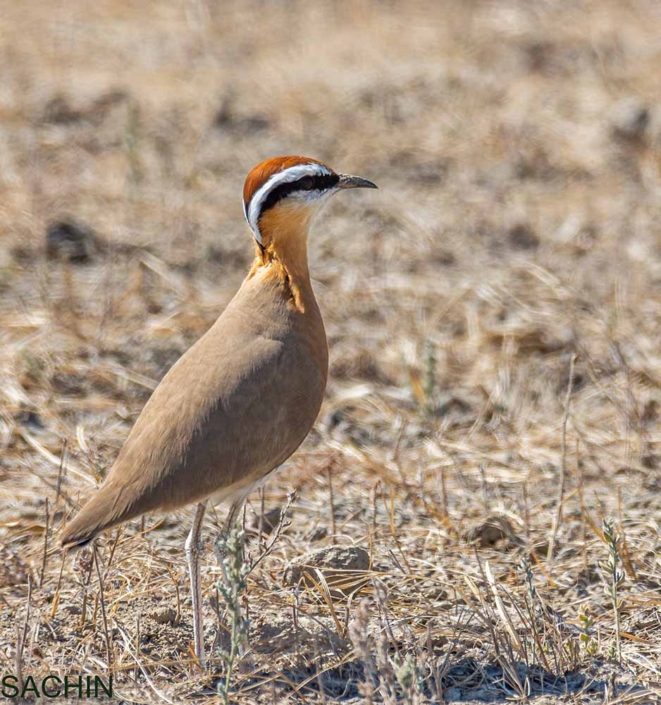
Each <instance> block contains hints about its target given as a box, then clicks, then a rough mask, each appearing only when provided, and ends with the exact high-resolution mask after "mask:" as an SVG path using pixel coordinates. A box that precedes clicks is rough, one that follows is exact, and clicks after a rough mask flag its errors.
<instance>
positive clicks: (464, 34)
mask: <svg viewBox="0 0 661 705" xmlns="http://www.w3.org/2000/svg"><path fill="white" fill-rule="evenodd" d="M0 16H1V17H2V22H1V23H0V40H1V41H0V50H1V60H2V67H3V70H2V83H1V85H0V125H1V127H0V291H1V298H0V340H2V349H1V357H0V444H1V451H0V541H1V543H2V548H1V551H2V553H1V558H2V561H1V562H0V674H3V673H5V674H6V673H17V672H18V670H20V672H21V673H22V675H23V676H24V677H25V676H27V675H30V674H31V675H34V676H35V677H40V676H44V675H46V674H49V673H53V674H58V675H64V674H66V673H69V674H78V673H83V674H84V673H95V674H106V673H108V672H109V671H112V672H113V673H114V674H115V694H116V697H117V699H118V700H122V701H124V702H129V701H130V702H136V703H147V702H157V701H164V702H176V703H181V702H189V701H193V700H195V701H199V700H201V699H203V698H204V699H205V702H216V701H220V695H218V685H219V683H221V682H222V674H223V669H224V666H223V663H222V660H221V659H220V657H219V653H220V652H221V651H222V650H223V649H226V647H227V643H228V635H227V630H226V625H227V624H228V620H227V616H226V615H225V614H224V612H223V609H222V604H221V605H219V603H218V599H217V595H218V593H217V582H218V580H219V579H220V572H219V570H218V568H217V566H216V564H215V561H214V559H213V555H212V551H211V547H210V545H209V546H208V551H207V552H206V554H205V565H204V573H203V580H204V592H205V597H206V598H208V600H207V607H206V609H207V619H206V631H207V634H206V640H207V643H208V644H210V643H211V642H212V641H213V642H215V649H216V659H215V661H214V664H213V665H212V667H211V670H210V672H209V674H202V673H200V672H199V670H198V669H197V668H196V665H195V663H194V659H193V658H192V655H191V650H190V644H191V640H192V629H191V619H190V606H189V605H190V602H189V593H188V585H187V581H186V575H185V561H184V556H183V541H184V537H185V534H186V532H187V530H188V523H189V521H190V519H191V512H190V511H182V512H178V513H177V514H176V515H172V516H167V517H165V518H163V517H147V518H146V519H145V520H144V522H142V523H141V522H136V523H132V524H130V525H129V526H127V527H125V528H124V529H123V530H122V531H120V532H119V533H115V534H111V535H109V536H108V537H106V538H105V539H104V541H102V542H101V544H100V547H99V551H98V554H97V557H98V570H97V568H96V567H95V565H94V561H93V560H92V557H91V555H89V554H85V553H82V554H80V555H79V557H78V558H77V559H75V560H74V559H73V558H71V559H70V558H66V559H65V558H64V557H63V556H62V555H61V553H60V551H59V549H58V548H57V535H58V530H59V527H60V526H61V525H62V523H63V521H65V520H66V517H67V516H68V515H70V514H71V513H72V512H73V510H74V509H75V508H76V507H77V506H78V505H79V504H80V503H81V502H82V501H83V500H84V499H85V498H86V497H87V496H89V494H90V492H91V491H92V490H93V488H94V486H95V485H97V483H98V482H99V481H100V480H101V479H102V477H103V475H104V473H105V471H106V469H107V468H108V467H109V466H110V464H111V463H112V461H113V459H114V457H115V456H116V454H117V452H118V450H119V448H120V446H121V444H122V442H123V440H124V439H125V438H126V435H127V433H128V431H129V429H130V427H131V423H132V422H133V420H134V419H135V417H136V415H137V414H138V413H139V411H140V409H141V408H142V406H143V404H144V402H145V400H146V398H147V397H148V395H149V393H150V391H151V390H152V389H153V388H154V385H155V384H156V383H157V381H158V380H159V379H160V378H161V377H162V376H163V374H164V373H165V371H166V370H167V369H168V368H169V366H170V365H171V364H172V363H173V361H174V360H176V359H177V357H178V356H179V355H180V354H181V353H182V352H183V351H184V350H186V349H187V347H188V346H189V345H190V344H191V343H192V342H193V341H194V340H195V339H197V338H198V337H199V336H200V335H201V333H202V332H203V331H204V330H206V328H207V327H208V326H209V325H210V324H211V323H212V321H213V320H214V319H215V317H216V315H217V314H218V312H219V311H220V310H221V309H222V307H223V306H224V305H225V304H226V303H227V301H228V300H229V298H230V297H231V296H232V294H233V292H234V291H235V289H236V288H237V286H238V284H239V282H240V280H241V278H242V276H243V274H244V272H245V269H246V267H247V265H248V263H249V261H250V257H251V244H250V240H249V236H248V233H247V229H246V227H245V225H244V224H243V222H242V213H241V207H240V201H239V193H240V189H241V185H242V180H243V178H244V175H245V173H246V172H247V171H248V170H249V169H250V168H251V167H252V166H253V165H254V164H255V163H257V162H258V161H259V160H261V159H263V158H266V157H269V156H273V155H275V154H280V153H302V154H309V155H310V156H315V157H317V158H320V159H323V160H327V161H328V162H329V163H330V164H331V165H333V166H334V167H336V168H338V169H341V170H343V171H348V172H354V173H357V174H361V175H364V176H365V177H368V178H370V179H374V180H375V181H376V182H377V183H378V184H379V185H380V187H381V190H380V191H379V192H375V194H366V193H365V194H358V195H352V196H345V197H343V198H342V199H340V198H338V199H337V200H336V201H335V202H334V203H333V205H332V206H331V207H330V208H329V209H328V211H327V212H326V214H325V217H324V218H322V220H321V221H320V222H319V224H318V226H317V229H316V231H315V233H314V236H313V239H312V242H311V260H312V269H313V273H314V279H315V287H316V290H317V293H318V298H319V300H320V304H321V307H322V310H323V312H324V315H325V319H326V323H327V329H328V333H329V340H330V347H331V360H332V363H331V365H332V367H331V380H330V383H329V388H328V394H327V399H326V402H325V406H324V409H323V411H322V414H321V417H320V419H319V422H318V424H317V427H316V429H315V431H314V432H313V433H312V434H311V436H310V437H309V439H308V440H307V441H306V443H305V445H304V447H303V448H302V449H301V450H300V451H299V452H298V453H297V454H296V455H295V456H294V458H293V459H292V460H291V463H290V464H289V466H288V467H287V468H286V469H284V470H283V471H281V472H280V473H278V474H277V475H276V476H274V477H273V478H272V479H271V480H270V481H269V483H268V485H266V487H265V494H264V502H263V504H262V503H261V500H260V497H259V496H255V497H253V498H252V499H251V503H250V506H249V508H248V512H247V517H248V520H250V518H251V516H252V514H257V515H259V514H260V513H261V511H262V510H263V509H265V510H266V511H268V510H271V509H273V508H277V507H279V506H281V505H282V504H283V503H284V502H285V498H286V495H287V493H288V491H289V490H290V489H291V488H292V487H295V488H297V490H298V499H297V500H296V501H295V503H294V504H293V506H292V508H291V511H290V520H291V525H290V526H288V527H286V528H284V530H283V531H282V534H281V535H280V537H279V538H278V540H277V542H276V543H275V544H274V545H273V547H272V551H271V553H270V554H269V555H268V556H266V557H265V558H264V560H262V561H261V562H260V563H259V564H258V565H257V566H256V567H255V569H254V571H253V572H252V573H251V575H250V576H249V579H248V590H247V593H246V595H245V599H244V601H243V608H244V609H245V610H248V614H249V617H250V634H249V644H250V645H249V648H248V650H247V651H246V653H245V654H244V655H243V657H242V659H241V662H240V663H239V664H238V667H237V668H236V669H235V673H234V678H233V680H232V683H231V684H230V692H231V700H232V701H233V702H234V701H235V702H239V703H254V702H259V703H271V702H277V703H282V702H303V703H316V702H320V703H322V702H325V703H332V702H337V701H342V702H349V701H353V702H354V703H358V702H363V701H366V702H370V701H372V702H381V701H383V702H385V703H394V702H395V701H400V700H401V701H402V702H410V703H416V702H419V703H424V702H443V701H446V702H450V701H456V700H460V699H461V700H463V701H469V700H474V701H483V700H489V701H494V700H495V701H505V700H508V699H511V698H525V697H536V698H538V702H540V703H542V702H543V703H557V702H585V703H596V702H609V703H625V702H626V703H633V702H636V703H654V702H661V646H660V644H661V616H660V613H659V602H660V600H661V598H660V595H661V592H660V585H661V564H660V561H659V550H658V549H659V523H660V522H661V506H660V504H659V491H660V489H661V482H660V480H659V467H660V464H661V457H660V446H659V443H660V442H661V438H660V437H659V430H658V429H659V413H660V410H661V406H660V404H661V354H660V352H659V343H660V342H661V341H660V333H659V331H661V325H660V324H661V320H660V319H661V307H660V304H661V248H660V245H659V243H660V242H661V218H660V217H659V213H660V212H661V198H660V197H659V193H660V192H661V191H660V187H661V172H660V170H659V166H660V163H661V162H660V160H659V156H660V154H659V151H658V146H659V140H660V138H661V112H659V109H658V106H656V105H655V102H658V96H659V95H660V94H661V72H659V70H658V67H659V62H660V61H661V44H660V43H659V37H660V36H661V10H660V9H659V6H658V4H656V3H654V2H652V0H649V1H645V0H629V1H626V2H621V1H620V0H605V1H604V2H596V1H591V0H588V1H586V2H583V3H580V4H579V3H570V2H561V1H558V2H545V3H541V2H539V3H537V2H523V1H519V2H517V1H516V0H503V2H497V3H496V2H477V1H476V0H475V1H471V2H460V1H459V0H455V1H454V2H446V3H434V2H428V3H427V2H415V3H413V2H411V3H404V2H401V3H394V2H368V1H367V0H363V1H356V2H348V1H347V2H344V1H341V0H339V1H338V2H331V1H330V0H329V1H328V2H325V1H324V2H322V1H320V2H314V3H303V2H298V1H293V0H291V1H290V0H288V1H286V2H281V3H261V2H256V1H252V2H234V3H232V2H224V3H208V2H205V0H182V1H181V2H162V3H153V4H150V6H149V9H147V6H146V4H144V3H131V2H128V1H127V0H107V2H100V3H82V2H80V3H73V2H71V3H66V4H65V3H46V2H38V1H37V0H34V1H33V2H29V3H15V2H9V0H5V1H4V2H2V4H1V6H0ZM65 217H73V218H75V219H76V220H78V221H80V222H81V223H84V224H86V225H87V226H89V227H91V228H92V229H93V230H94V232H95V233H96V234H97V240H96V241H95V244H94V246H93V247H92V249H91V256H90V259H89V261H88V262H87V263H82V264H81V263H76V262H68V261H64V260H62V259H57V258H55V259H52V258H51V259H49V258H47V257H46V248H45V231H46V228H47V226H48V224H49V223H52V222H53V221H57V220H61V219H62V218H65ZM65 260H66V258H65ZM574 357H575V362H573V360H574ZM246 432H247V433H249V432H250V429H246ZM218 511H219V516H218V517H216V516H215V515H214V514H213V513H211V515H210V517H209V519H208V520H207V526H206V532H205V533H206V535H207V536H208V537H209V539H208V540H210V539H211V537H212V535H213V533H214V530H215V528H216V526H217V525H218V524H220V522H221V519H222V512H223V508H222V507H221V508H219V509H218ZM609 518H612V520H613V530H614V532H615V535H616V536H617V537H619V539H620V541H619V545H618V546H617V548H616V551H617V556H618V557H619V559H620V563H619V564H618V565H619V568H622V569H623V571H624V580H623V581H618V580H615V581H614V580H613V569H614V568H613V560H614V555H615V553H614V549H613V548H612V546H611V549H610V551H609V545H608V543H607V542H606V540H605V535H604V533H603V526H604V524H603V522H604V521H605V520H608V519H609ZM264 543H265V542H264V541H263V540H262V541H261V547H260V539H259V538H257V537H254V536H253V538H251V539H250V541H249V544H248V547H247V550H248V553H249V554H250V555H252V557H253V560H254V559H255V558H256V556H257V555H259V553H260V551H261V550H263V546H264ZM332 544H339V545H346V546H352V545H355V546H360V547H363V548H365V549H367V550H368V551H369V552H370V556H371V570H370V572H369V575H368V576H367V577H368V578H369V582H368V584H367V585H365V584H364V581H362V582H361V581H358V582H357V584H358V585H359V586H361V585H362V588H361V590H360V592H359V593H357V594H355V595H353V596H352V597H351V598H350V599H348V600H347V599H346V598H343V597H342V596H341V595H340V594H339V593H338V592H337V590H334V589H332V586H331V587H330V588H329V587H328V586H327V585H325V582H324V578H323V576H322V575H320V574H318V573H317V574H316V579H315V581H308V582H306V583H305V584H302V585H301V586H300V587H299V588H298V589H294V588H292V587H290V586H287V585H284V584H283V576H284V569H285V566H286V565H287V563H288V562H289V561H290V560H291V559H293V558H295V557H297V556H299V555H301V554H304V553H305V552H307V551H309V550H311V549H316V548H320V547H323V546H329V545H332ZM609 556H610V558H609ZM609 560H610V568H609V563H608V562H609ZM609 571H610V572H609ZM99 578H101V584H102V587H103V591H102V593H101V591H100V589H99V587H100V586H99ZM614 585H615V588H616V590H617V594H616V595H615V596H613V594H612V593H613V589H614ZM28 595H29V597H28ZM363 600H367V602H364V601H363ZM221 603H222V601H221ZM214 605H215V606H216V609H215V610H214V609H213V606H214ZM214 612H215V613H216V616H214ZM616 613H617V617H618V619H619V624H620V629H619V631H620V634H619V642H620V643H619V647H618V644H617V629H616V621H618V620H616ZM618 652H621V653H618Z"/></svg>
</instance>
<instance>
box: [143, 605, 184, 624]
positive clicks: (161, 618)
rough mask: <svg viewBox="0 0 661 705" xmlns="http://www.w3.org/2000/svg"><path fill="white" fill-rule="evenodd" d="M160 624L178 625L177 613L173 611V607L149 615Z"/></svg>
mask: <svg viewBox="0 0 661 705" xmlns="http://www.w3.org/2000/svg"><path fill="white" fill-rule="evenodd" d="M149 616H150V617H151V618H152V619H153V620H154V621H155V622H157V623H158V624H176V623H177V613H176V612H175V611H174V610H173V609H172V607H167V608H165V609H162V610H158V611H157V612H152V613H151V615H149Z"/></svg>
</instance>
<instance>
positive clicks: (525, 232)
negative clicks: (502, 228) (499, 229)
mask: <svg viewBox="0 0 661 705" xmlns="http://www.w3.org/2000/svg"><path fill="white" fill-rule="evenodd" d="M508 238H509V241H510V245H511V246H512V247H513V248H514V249H516V250H534V249H536V248H537V247H539V238H538V237H537V235H535V233H534V232H533V231H532V228H530V226H528V225H524V224H521V223H520V224H519V225H515V226H514V227H513V228H512V229H511V230H510V231H509V233H508Z"/></svg>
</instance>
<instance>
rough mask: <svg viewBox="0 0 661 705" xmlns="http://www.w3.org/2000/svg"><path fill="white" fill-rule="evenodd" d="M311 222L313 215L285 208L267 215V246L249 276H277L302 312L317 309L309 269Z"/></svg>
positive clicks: (264, 231)
mask: <svg viewBox="0 0 661 705" xmlns="http://www.w3.org/2000/svg"><path fill="white" fill-rule="evenodd" d="M310 221H311V213H310V212H309V211H307V210H306V209H302V208H296V207H290V208H284V207H281V208H278V209H273V210H272V211H269V212H267V213H265V214H264V215H263V216H262V217H261V219H260V223H259V229H260V232H261V235H262V242H263V245H261V246H260V245H258V246H257V254H256V257H255V261H254V262H253V265H252V268H251V270H250V274H249V275H248V277H249V278H250V277H252V276H254V275H255V274H257V272H259V271H264V272H265V274H266V275H267V276H272V277H277V278H278V279H279V280H280V281H281V283H282V284H283V285H284V287H285V288H286V289H287V290H288V293H289V294H290V295H291V302H292V304H293V306H294V307H295V308H296V309H297V310H298V311H299V312H300V313H305V312H306V310H308V309H309V308H312V309H316V302H315V299H314V293H313V291H312V284H311V282H310V271H309V269H308V231H309V229H310ZM263 268H268V269H267V270H264V269H263Z"/></svg>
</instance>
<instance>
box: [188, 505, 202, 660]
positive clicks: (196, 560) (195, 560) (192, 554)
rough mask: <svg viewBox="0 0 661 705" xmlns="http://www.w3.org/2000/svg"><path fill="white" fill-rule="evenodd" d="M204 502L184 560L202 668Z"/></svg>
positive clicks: (197, 515) (196, 653)
mask: <svg viewBox="0 0 661 705" xmlns="http://www.w3.org/2000/svg"><path fill="white" fill-rule="evenodd" d="M206 508H207V505H206V502H200V503H199V504H198V505H197V507H196V509H195V518H194V519H193V526H191V530H190V533H189V534H188V538H187V539H186V559H187V561H188V573H189V575H190V588H191V599H192V603H193V638H194V641H195V655H196V656H197V658H198V659H199V661H200V665H201V666H202V668H206V657H205V655H204V630H203V620H202V585H201V584H200V548H201V546H200V532H201V530H202V520H203V519H204V510H205V509H206Z"/></svg>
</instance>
